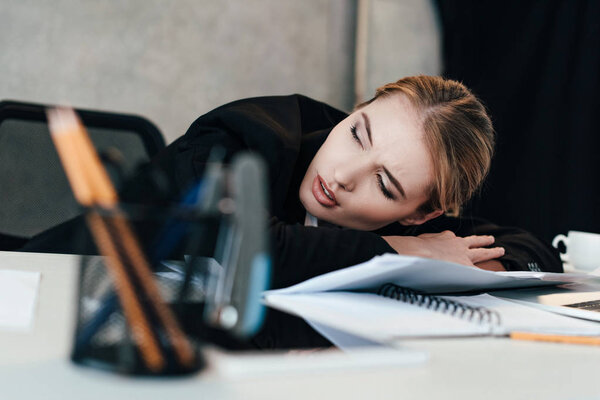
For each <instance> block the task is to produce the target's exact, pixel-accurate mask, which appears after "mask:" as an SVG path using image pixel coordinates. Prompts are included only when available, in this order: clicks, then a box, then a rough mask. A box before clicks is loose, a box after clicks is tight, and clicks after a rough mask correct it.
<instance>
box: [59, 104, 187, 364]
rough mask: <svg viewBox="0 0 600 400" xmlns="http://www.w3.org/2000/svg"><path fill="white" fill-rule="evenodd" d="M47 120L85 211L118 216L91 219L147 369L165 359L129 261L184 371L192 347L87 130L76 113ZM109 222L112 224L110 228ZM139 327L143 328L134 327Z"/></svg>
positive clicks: (61, 113) (61, 111) (63, 113)
mask: <svg viewBox="0 0 600 400" xmlns="http://www.w3.org/2000/svg"><path fill="white" fill-rule="evenodd" d="M48 119H49V121H50V128H51V132H52V137H53V140H54V142H55V144H56V147H57V150H58V151H59V155H60V156H61V162H62V163H63V165H64V167H65V170H66V171H67V177H68V178H69V181H70V182H71V186H72V187H73V191H74V193H75V194H76V198H77V199H78V201H79V202H80V203H81V204H83V205H86V206H94V205H100V206H102V207H107V208H113V212H116V213H117V214H115V215H114V216H111V217H102V216H100V215H99V214H98V213H96V212H91V213H90V214H89V217H88V218H87V220H88V223H89V225H90V230H91V231H92V235H93V236H94V240H95V241H96V242H97V244H98V247H99V249H100V250H101V252H102V254H104V255H107V256H108V258H109V260H107V264H108V265H107V266H108V267H109V270H110V271H111V274H112V275H113V279H114V281H115V286H117V293H118V295H119V299H120V301H121V303H122V305H123V309H124V313H125V316H126V318H127V320H128V321H129V323H130V325H131V326H132V331H134V335H135V336H136V338H137V339H139V340H140V350H141V352H142V357H143V359H144V360H145V362H146V364H147V366H148V367H149V368H150V369H152V370H157V369H160V368H162V367H163V366H164V359H162V355H160V349H159V348H158V347H157V346H158V344H157V342H156V339H155V338H154V336H153V335H152V330H151V329H150V325H149V323H148V320H147V319H146V317H145V315H144V313H143V311H142V307H141V304H140V303H139V301H138V300H139V299H138V298H137V296H136V293H135V289H134V286H133V283H132V282H131V277H130V276H128V274H127V268H126V266H125V265H124V263H125V262H126V259H129V261H130V263H127V265H131V266H133V270H134V273H135V275H136V276H137V278H138V281H139V283H140V285H141V288H142V290H144V291H145V292H146V294H147V297H148V299H149V303H150V304H151V306H152V307H153V309H154V310H155V312H156V315H157V316H158V318H159V320H160V323H161V324H162V325H163V327H164V329H165V331H166V333H167V336H168V337H169V339H170V341H171V343H172V345H173V348H174V350H175V353H176V356H177V358H178V359H179V362H180V363H182V364H183V365H185V366H191V365H192V364H193V362H194V360H195V355H194V352H193V348H192V346H191V344H190V343H189V341H188V340H187V338H186V337H185V334H184V333H183V331H182V330H181V328H180V327H179V325H178V323H177V320H176V319H175V317H174V316H173V315H172V313H171V311H170V309H169V308H168V307H167V306H166V305H165V304H163V303H162V301H161V298H160V293H159V291H158V288H157V287H156V285H155V283H154V280H153V277H152V272H151V268H150V266H149V264H148V263H147V261H146V258H145V256H144V255H143V252H142V251H141V247H140V245H139V243H138V242H137V239H136V237H135V235H134V233H133V231H132V230H131V227H130V226H129V224H128V222H127V220H126V219H125V218H124V217H123V216H122V215H118V214H119V211H118V210H117V208H116V206H117V204H118V196H117V193H116V191H115V190H114V187H113V186H112V183H111V181H110V178H109V177H108V174H107V173H106V170H105V169H104V167H103V166H102V164H101V162H100V158H99V157H98V155H97V153H96V151H95V149H94V147H93V144H92V143H91V140H90V139H89V136H88V135H87V134H86V132H85V128H84V127H83V125H82V124H81V122H80V121H79V119H78V118H77V116H76V114H75V112H74V111H73V110H72V109H65V108H62V109H54V110H50V111H49V112H48ZM108 221H111V222H112V223H110V224H109V223H108ZM110 225H114V227H115V228H116V233H117V235H116V237H118V238H119V240H120V244H122V245H123V249H124V252H122V253H123V254H120V253H119V251H118V250H117V248H119V246H116V245H115V243H114V242H113V241H114V240H115V239H116V238H115V233H114V232H111V229H110V228H111V227H110ZM134 325H135V326H134ZM137 326H139V329H138V328H136V327H137ZM157 351H158V355H157Z"/></svg>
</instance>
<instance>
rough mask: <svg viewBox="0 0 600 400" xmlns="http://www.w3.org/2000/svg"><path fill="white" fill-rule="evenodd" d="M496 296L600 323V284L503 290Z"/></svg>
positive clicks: (574, 284) (573, 284)
mask: <svg viewBox="0 0 600 400" xmlns="http://www.w3.org/2000/svg"><path fill="white" fill-rule="evenodd" d="M494 295H495V296H498V297H503V298H506V299H509V300H514V301H516V302H519V303H522V304H525V305H529V306H532V307H536V308H540V309H544V310H547V311H551V312H554V313H557V314H563V315H568V316H571V317H576V318H583V319H587V320H592V321H600V284H595V285H594V284H582V283H572V284H566V285H561V286H557V287H553V288H544V287H540V288H530V289H519V290H502V291H498V292H494Z"/></svg>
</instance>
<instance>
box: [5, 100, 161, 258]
mask: <svg viewBox="0 0 600 400" xmlns="http://www.w3.org/2000/svg"><path fill="white" fill-rule="evenodd" d="M46 107H47V106H46V105H41V104H32V103H24V102H17V101H1V102H0V250H13V249H17V248H19V247H20V246H21V245H22V244H24V243H25V242H26V241H27V239H29V238H30V237H32V236H34V235H35V234H37V233H39V232H41V231H44V230H46V229H47V228H50V227H52V226H55V225H58V224H59V223H61V222H64V221H66V220H68V219H70V218H72V217H74V216H76V215H77V214H79V213H80V212H81V208H80V207H79V206H78V204H77V202H76V201H75V198H74V197H73V194H72V192H71V188H70V186H69V184H68V182H67V179H66V176H65V173H64V170H63V168H62V165H61V164H60V161H59V159H58V154H57V153H56V150H55V148H54V145H53V143H52V140H51V138H50V133H49V131H48V126H47V121H46V115H45V108H46ZM76 111H77V113H78V114H79V116H80V117H81V119H82V121H83V124H84V125H85V126H86V128H87V130H88V132H89V134H90V137H91V139H92V141H93V143H94V145H95V146H96V148H97V150H98V152H99V153H101V154H102V153H105V152H107V151H108V150H109V149H117V150H118V151H119V152H120V153H121V154H122V155H123V157H122V163H121V164H120V171H121V172H122V173H123V174H125V175H126V176H127V175H131V174H132V173H133V171H134V170H135V169H136V167H138V166H139V165H140V164H142V163H144V162H146V161H148V160H149V159H150V158H151V157H152V156H154V155H155V154H156V153H157V152H158V151H159V150H161V149H162V148H164V147H165V141H164V139H163V137H162V135H161V133H160V131H159V130H158V128H157V127H156V126H155V125H154V124H153V123H152V122H150V121H149V120H147V119H145V118H143V117H140V116H135V115H127V114H120V113H110V112H99V111H91V110H82V109H77V110H76Z"/></svg>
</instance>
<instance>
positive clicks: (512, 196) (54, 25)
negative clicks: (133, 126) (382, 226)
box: [0, 0, 600, 241]
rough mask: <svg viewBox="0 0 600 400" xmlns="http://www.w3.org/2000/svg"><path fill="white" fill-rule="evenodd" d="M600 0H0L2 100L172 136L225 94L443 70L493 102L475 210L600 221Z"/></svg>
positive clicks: (502, 217) (334, 92)
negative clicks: (73, 110)
mask: <svg viewBox="0 0 600 400" xmlns="http://www.w3.org/2000/svg"><path fill="white" fill-rule="evenodd" d="M599 21H600V2H598V1H597V0H581V1H571V0H526V1H522V0H509V1H502V2H481V1H479V0H303V1H292V0H252V1H248V0H219V1H212V0H110V1H109V0H106V1H94V0H54V1H52V2H50V1H44V0H0V50H1V51H0V76H1V78H0V99H16V100H24V101H32V102H40V103H69V104H72V105H74V106H77V107H81V108H91V109H99V110H107V111H118V112H126V113H133V114H140V115H143V116H145V117H147V118H149V119H150V120H152V121H153V122H155V123H156V124H157V125H158V127H159V128H160V130H161V131H162V132H163V134H164V136H165V138H166V140H167V142H171V141H172V140H174V139H175V138H176V137H178V136H180V135H181V134H183V133H184V132H185V131H186V129H187V127H188V126H189V124H190V123H191V122H192V121H193V120H194V119H196V118H197V117H198V116H199V115H201V114H203V113H205V112H207V111H209V110H210V109H212V108H214V107H216V106H218V105H221V104H223V103H225V102H228V101H231V100H234V99H238V98H243V97H249V96H261V95H273V94H290V93H303V94H306V95H308V96H311V97H314V98H317V99H319V100H322V101H325V102H327V103H330V104H332V105H334V106H336V107H338V108H341V109H343V110H346V111H348V110H350V109H351V108H352V106H353V104H354V103H355V101H356V100H364V99H365V98H367V97H369V96H370V95H371V94H372V93H373V91H374V89H375V88H376V87H377V86H379V85H380V84H383V83H385V82H388V81H393V80H396V79H398V78H399V77H402V76H406V75H413V74H419V73H422V74H439V73H442V74H444V75H445V76H447V77H451V78H454V79H457V80H460V81H463V82H465V83H466V84H467V85H468V86H469V87H471V88H472V89H473V90H474V91H475V93H476V94H477V95H479V97H480V98H481V99H482V100H483V101H484V103H485V104H486V105H487V107H488V108H489V110H490V113H491V115H492V119H493V121H494V125H495V128H496V132H497V142H498V146H497V152H496V156H495V159H494V161H493V165H492V171H491V174H490V178H489V179H488V181H487V182H486V184H485V186H484V189H483V191H482V195H481V196H480V197H479V198H477V199H476V200H475V201H474V202H473V204H472V207H471V209H470V211H469V210H467V212H473V213H474V214H476V215H479V216H483V217H486V218H488V219H490V220H492V221H495V222H497V223H499V224H503V225H516V226H521V227H524V228H526V229H528V230H530V231H532V232H533V233H535V234H537V235H539V236H540V237H542V238H544V239H546V240H547V241H549V240H550V239H551V238H552V237H553V236H554V235H556V234H557V233H559V232H565V231H567V230H569V229H579V230H586V231H593V232H600V201H598V198H600V157H599V156H598V154H597V153H598V148H599V146H600V143H599V141H600V135H598V128H597V126H598V123H597V120H598V117H597V115H598V109H599V108H600V97H599V96H598V95H597V93H598V92H600V72H599V71H600V26H599V24H600V22H599Z"/></svg>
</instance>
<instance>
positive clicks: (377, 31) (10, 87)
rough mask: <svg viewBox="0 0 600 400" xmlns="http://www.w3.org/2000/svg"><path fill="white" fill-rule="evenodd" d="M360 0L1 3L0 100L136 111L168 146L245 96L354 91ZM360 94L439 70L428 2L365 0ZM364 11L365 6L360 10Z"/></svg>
mask: <svg viewBox="0 0 600 400" xmlns="http://www.w3.org/2000/svg"><path fill="white" fill-rule="evenodd" d="M358 2H359V1H358V0H303V1H291V0H289V1H288V0H284V1H282V0H252V1H247V0H219V1H213V0H169V1H167V0H118V1H117V0H111V1H94V0H54V1H51V2H50V1H45V0H0V49H1V51H0V76H2V79H0V99H13V100H23V101H31V102H40V103H68V104H72V105H74V106H77V107H81V108H91V109H98V110H107V111H119V112H127V113H134V114H141V115H143V116H145V117H147V118H149V119H150V120H152V121H153V122H154V123H156V124H157V125H158V127H159V128H160V130H161V131H162V132H163V134H164V136H165V138H166V140H167V142H170V141H172V140H174V139H175V138H177V137H178V136H180V135H181V134H183V133H185V131H186V129H187V127H188V126H189V125H190V123H191V122H192V121H193V120H194V119H195V118H196V117H198V116H199V115H201V114H203V113H205V112H206V111H209V110H210V109H212V108H214V107H216V106H218V105H221V104H223V103H226V102H228V101H231V100H234V99H239V98H243V97H250V96H261V95H273V94H291V93H303V94H306V95H308V96H311V97H314V98H317V99H319V100H322V101H325V102H327V103H330V104H332V105H334V106H336V107H339V108H341V109H344V110H349V109H351V108H352V106H353V103H354V100H355V96H354V89H355V83H354V82H355V76H354V73H355V44H356V36H357V31H356V25H357V24H356V21H357V10H358V8H359V7H358ZM364 4H366V7H363V11H364V16H365V18H366V20H367V24H366V25H365V26H366V31H364V32H362V36H363V37H364V38H366V40H367V53H366V54H365V55H364V64H365V65H366V68H364V69H363V70H361V73H362V74H363V75H364V76H363V78H362V81H361V82H363V85H364V88H363V89H364V90H365V92H366V93H367V94H369V95H370V94H371V93H372V92H373V90H374V88H375V87H377V86H378V85H381V84H383V83H386V82H387V81H392V80H396V79H398V78H400V77H402V76H404V75H409V74H417V73H428V74H436V73H439V72H440V69H441V64H440V40H439V29H438V24H437V20H436V18H437V17H436V15H435V12H434V7H433V5H432V3H431V2H430V1H428V0H370V1H365V2H364ZM364 4H363V5H364Z"/></svg>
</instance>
